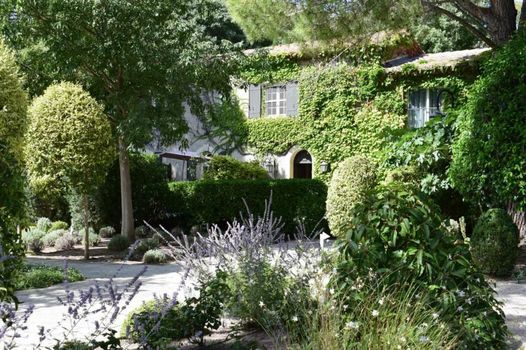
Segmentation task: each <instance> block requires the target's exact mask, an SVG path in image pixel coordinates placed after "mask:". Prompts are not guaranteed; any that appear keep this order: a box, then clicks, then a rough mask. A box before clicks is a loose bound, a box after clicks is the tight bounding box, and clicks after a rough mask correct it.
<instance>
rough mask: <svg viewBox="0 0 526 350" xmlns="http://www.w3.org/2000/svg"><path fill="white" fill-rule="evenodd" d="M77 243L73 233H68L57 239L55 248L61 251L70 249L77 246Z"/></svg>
mask: <svg viewBox="0 0 526 350" xmlns="http://www.w3.org/2000/svg"><path fill="white" fill-rule="evenodd" d="M75 243H76V239H75V237H74V236H73V235H72V234H70V233H67V234H65V235H64V236H62V237H59V238H58V239H57V240H56V242H55V249H56V250H61V251H62V250H70V249H73V247H74V246H75Z"/></svg>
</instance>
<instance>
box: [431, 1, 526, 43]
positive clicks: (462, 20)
mask: <svg viewBox="0 0 526 350" xmlns="http://www.w3.org/2000/svg"><path fill="white" fill-rule="evenodd" d="M525 1H526V0H525ZM424 3H426V5H425V6H426V7H428V8H429V9H430V11H434V12H437V13H440V14H442V15H444V16H447V17H449V18H451V19H452V20H455V21H457V22H459V23H460V24H461V25H462V26H464V27H465V28H466V29H467V30H469V31H470V32H471V33H472V34H473V35H475V36H476V37H477V38H479V39H480V40H482V41H483V42H484V43H485V44H487V45H488V46H490V47H492V48H495V47H497V44H496V43H495V42H493V40H491V39H490V38H489V37H488V36H487V35H486V33H485V32H484V31H482V30H481V29H479V28H477V27H475V26H473V25H472V24H471V23H469V22H468V21H467V20H466V19H465V18H462V17H460V16H458V15H456V14H454V13H453V12H451V11H448V10H446V9H444V8H443V7H440V6H437V5H435V4H431V3H429V2H425V1H423V4H424Z"/></svg>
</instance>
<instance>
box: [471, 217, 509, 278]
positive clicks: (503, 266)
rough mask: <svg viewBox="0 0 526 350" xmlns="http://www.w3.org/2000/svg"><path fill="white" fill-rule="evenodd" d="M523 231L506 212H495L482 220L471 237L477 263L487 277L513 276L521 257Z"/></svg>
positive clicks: (478, 222) (472, 251)
mask: <svg viewBox="0 0 526 350" xmlns="http://www.w3.org/2000/svg"><path fill="white" fill-rule="evenodd" d="M518 245H519V229H518V228H517V225H515V224H514V223H513V220H512V219H511V217H510V216H509V215H508V214H507V213H506V211H505V210H503V209H498V208H493V209H490V210H488V211H486V212H485V213H484V214H482V216H481V217H480V218H479V219H478V221H477V224H476V225H475V229H474V230H473V235H472V236H471V254H472V256H473V260H474V261H475V263H476V264H477V265H478V266H479V267H480V269H481V270H482V271H483V272H484V273H488V274H491V275H495V276H509V275H511V273H512V271H513V268H514V266H515V260H516V259H517V255H518V253H519V248H518Z"/></svg>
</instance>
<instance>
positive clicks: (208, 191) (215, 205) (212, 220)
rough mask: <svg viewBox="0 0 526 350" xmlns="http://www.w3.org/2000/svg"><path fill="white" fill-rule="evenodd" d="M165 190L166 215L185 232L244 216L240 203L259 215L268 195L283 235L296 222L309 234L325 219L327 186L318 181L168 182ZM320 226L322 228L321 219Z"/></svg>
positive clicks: (293, 227) (244, 208)
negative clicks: (280, 223) (279, 218)
mask: <svg viewBox="0 0 526 350" xmlns="http://www.w3.org/2000/svg"><path fill="white" fill-rule="evenodd" d="M168 188H169V195H168V196H167V198H165V200H167V202H166V210H167V215H169V216H171V217H173V218H174V219H175V220H174V223H173V224H175V225H176V226H180V227H183V228H184V229H185V230H186V231H187V230H188V228H189V227H191V226H192V225H201V224H218V225H223V224H225V223H226V222H227V221H230V220H232V219H234V218H239V216H240V213H243V214H246V207H245V204H244V202H243V200H245V201H246V204H247V206H248V208H250V211H251V212H252V213H253V214H254V215H256V216H257V215H261V214H262V213H263V211H264V209H265V200H268V199H269V198H270V194H271V193H272V211H273V212H274V215H275V216H276V217H278V216H280V217H281V218H282V222H283V223H284V225H285V231H286V232H287V233H292V232H294V230H295V228H296V226H297V222H298V219H299V220H301V221H303V222H304V223H305V227H306V229H307V232H308V233H310V232H311V231H312V230H313V229H314V228H315V226H316V225H317V224H318V222H320V220H322V219H323V218H324V216H325V201H326V198H327V186H326V185H325V184H324V183H323V182H322V181H319V180H305V179H291V180H217V181H211V180H210V181H209V180H206V181H195V182H172V183H170V184H169V185H168ZM152 192H153V191H152ZM321 225H322V226H320V227H322V228H326V223H325V220H323V221H322V222H321Z"/></svg>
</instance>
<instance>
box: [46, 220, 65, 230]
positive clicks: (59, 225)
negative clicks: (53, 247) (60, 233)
mask: <svg viewBox="0 0 526 350" xmlns="http://www.w3.org/2000/svg"><path fill="white" fill-rule="evenodd" d="M68 228H69V224H68V223H67V222H64V221H53V223H52V224H51V227H50V228H49V230H48V231H49V232H51V231H56V230H67V229H68Z"/></svg>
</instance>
